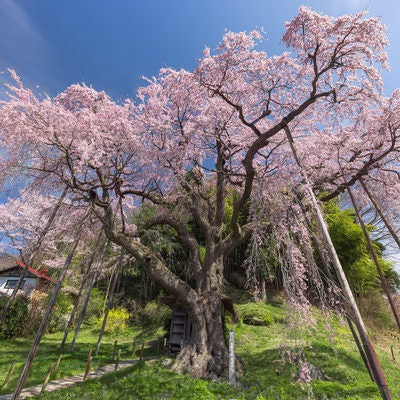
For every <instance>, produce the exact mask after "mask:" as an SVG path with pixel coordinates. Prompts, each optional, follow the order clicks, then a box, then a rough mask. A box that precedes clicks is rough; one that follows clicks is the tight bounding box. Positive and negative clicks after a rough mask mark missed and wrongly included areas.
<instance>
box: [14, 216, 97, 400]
mask: <svg viewBox="0 0 400 400" xmlns="http://www.w3.org/2000/svg"><path fill="white" fill-rule="evenodd" d="M89 211H90V209H88V210H87V212H86V214H85V216H84V218H83V219H82V222H81V224H80V226H79V228H78V233H77V235H76V238H75V242H74V244H73V246H72V249H71V251H70V252H69V254H68V256H67V259H66V260H65V263H64V266H63V268H62V270H61V274H60V276H59V278H58V281H57V283H56V285H55V288H54V291H53V294H52V296H51V299H50V301H49V303H48V305H47V308H46V311H45V313H44V316H43V318H42V321H41V323H40V326H39V329H38V331H37V333H36V336H35V339H34V341H33V344H32V347H31V349H30V351H29V354H28V357H27V359H26V362H25V365H24V367H23V369H22V372H21V375H20V377H19V380H18V383H17V387H16V389H15V392H14V393H13V395H12V400H18V399H19V397H20V395H21V391H22V388H23V385H24V383H25V380H26V377H27V376H28V372H29V370H30V368H31V365H32V362H33V359H34V358H35V356H36V353H37V351H38V348H39V344H40V341H41V339H42V336H43V334H44V332H45V331H46V328H47V324H48V322H49V319H50V316H51V312H52V311H53V308H54V305H55V302H56V300H57V296H58V294H59V292H60V290H61V286H62V283H63V281H64V278H65V276H66V274H67V270H68V267H69V266H70V265H71V262H72V259H73V257H74V255H75V251H76V248H77V247H78V243H79V240H80V237H81V228H82V224H83V221H84V220H85V219H86V217H87V215H88V214H89Z"/></svg>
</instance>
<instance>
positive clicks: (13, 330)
mask: <svg viewBox="0 0 400 400" xmlns="http://www.w3.org/2000/svg"><path fill="white" fill-rule="evenodd" d="M7 300H8V298H7V297H0V310H3V308H4V307H5V305H6V303H7ZM28 306H29V299H28V298H27V297H25V296H18V297H17V298H16V299H15V300H14V302H13V303H12V305H11V307H10V309H9V311H8V313H7V315H6V318H5V320H4V322H3V324H2V325H1V327H0V338H1V339H11V338H14V337H17V336H20V335H21V334H22V332H23V330H24V326H25V323H26V321H27V320H28V316H29V308H28Z"/></svg>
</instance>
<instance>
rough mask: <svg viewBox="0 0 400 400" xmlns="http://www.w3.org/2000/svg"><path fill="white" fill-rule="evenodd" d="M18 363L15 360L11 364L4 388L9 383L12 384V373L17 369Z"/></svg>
mask: <svg viewBox="0 0 400 400" xmlns="http://www.w3.org/2000/svg"><path fill="white" fill-rule="evenodd" d="M16 363H17V360H14V361H13V362H12V363H11V365H10V368H9V370H8V373H7V376H6V379H4V383H3V385H2V387H3V388H5V387H6V386H7V385H8V382H10V378H11V375H12V373H13V372H14V368H15V365H16Z"/></svg>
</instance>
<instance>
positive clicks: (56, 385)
mask: <svg viewBox="0 0 400 400" xmlns="http://www.w3.org/2000/svg"><path fill="white" fill-rule="evenodd" d="M151 358H152V357H150V358H145V360H146V359H151ZM137 362H139V360H138V359H136V360H123V361H120V362H119V365H118V369H121V368H127V367H130V366H131V365H134V364H136V363H137ZM114 371H115V363H114V364H109V365H104V366H103V367H101V368H99V369H96V370H93V371H91V372H90V373H89V375H88V379H96V378H100V377H101V376H103V375H105V374H107V373H109V372H114ZM83 375H84V374H79V375H75V376H70V377H67V378H60V379H55V380H53V381H50V382H49V383H48V385H47V386H46V392H54V391H55V390H60V389H63V388H65V387H68V386H72V385H75V384H76V383H79V382H82V381H83ZM41 390H42V385H37V386H32V387H30V388H26V389H23V390H22V393H21V396H20V399H25V398H28V397H33V396H37V395H38V394H40V391H41ZM11 398H12V394H4V395H0V400H11Z"/></svg>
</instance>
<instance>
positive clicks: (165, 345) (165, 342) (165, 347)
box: [163, 338, 167, 353]
mask: <svg viewBox="0 0 400 400" xmlns="http://www.w3.org/2000/svg"><path fill="white" fill-rule="evenodd" d="M166 349H167V338H164V341H163V352H164V353H165V350H166Z"/></svg>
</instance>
